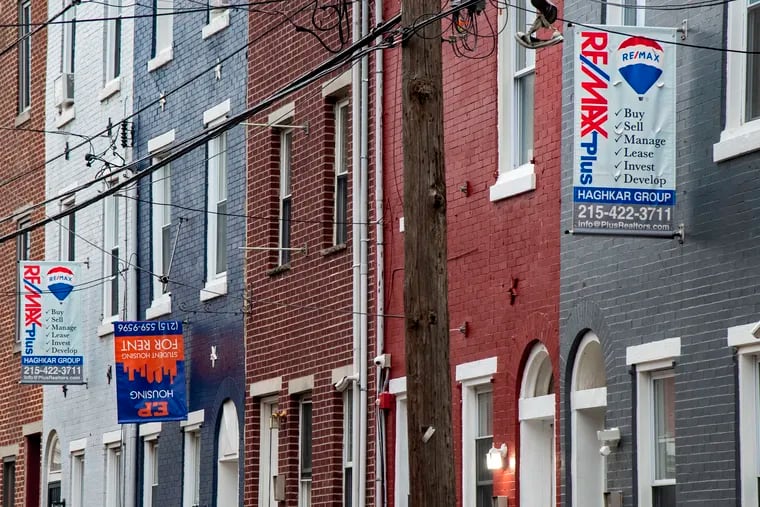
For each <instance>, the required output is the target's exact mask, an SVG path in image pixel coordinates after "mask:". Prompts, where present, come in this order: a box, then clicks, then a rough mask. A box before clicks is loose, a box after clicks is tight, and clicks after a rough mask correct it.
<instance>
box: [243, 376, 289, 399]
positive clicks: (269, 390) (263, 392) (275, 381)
mask: <svg viewBox="0 0 760 507" xmlns="http://www.w3.org/2000/svg"><path fill="white" fill-rule="evenodd" d="M281 390H282V377H273V378H269V379H266V380H260V381H258V382H253V383H251V387H250V389H249V395H250V396H251V398H260V397H262V396H267V395H270V394H275V393H279V392H280V391H281Z"/></svg>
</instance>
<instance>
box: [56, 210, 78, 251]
mask: <svg viewBox="0 0 760 507" xmlns="http://www.w3.org/2000/svg"><path fill="white" fill-rule="evenodd" d="M73 206H74V201H64V202H62V203H61V211H64V212H65V211H67V210H69V209H71V208H72V207H73ZM59 225H60V241H61V244H60V254H59V257H60V259H61V260H62V261H74V260H75V257H76V237H77V236H76V234H77V233H76V227H77V224H76V213H74V212H71V213H69V214H68V215H66V216H65V217H63V218H62V219H61V220H60V221H59Z"/></svg>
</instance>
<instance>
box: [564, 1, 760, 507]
mask: <svg viewBox="0 0 760 507" xmlns="http://www.w3.org/2000/svg"><path fill="white" fill-rule="evenodd" d="M647 3H648V4H649V5H652V4H654V2H647ZM663 3H665V2H657V4H663ZM564 16H565V18H566V19H567V20H572V21H575V22H581V23H598V22H599V21H600V20H601V5H600V4H598V3H596V2H587V1H578V0H576V1H567V2H565V12H564ZM686 18H688V23H689V37H688V39H687V40H686V41H685V42H686V43H687V44H693V45H700V46H710V47H723V45H724V26H725V19H724V18H725V13H724V6H720V5H719V6H714V7H710V8H703V9H698V10H688V11H687V10H678V11H671V12H663V11H651V10H650V11H647V22H646V24H647V25H649V26H672V27H676V26H680V23H681V20H683V19H686ZM577 29H578V28H568V29H566V30H565V35H566V41H565V47H564V62H563V71H564V73H563V81H564V85H563V96H562V100H563V136H562V139H563V141H562V153H563V155H562V168H563V172H562V174H563V175H562V188H563V191H562V196H563V205H562V226H563V228H562V229H563V230H566V229H569V228H570V227H571V213H572V192H571V187H572V169H573V163H572V152H573V144H572V136H573V114H572V101H573V91H572V90H573V87H572V84H573V54H572V52H573V43H574V36H575V33H576V30H577ZM677 61H678V77H677V128H678V131H677V143H678V144H677V196H678V197H677V201H678V202H679V204H678V205H677V208H676V220H677V222H683V223H684V224H685V227H686V241H685V243H684V244H683V245H680V244H679V243H678V242H677V241H675V240H669V239H651V238H624V237H615V238H609V237H596V236H570V235H566V236H564V237H563V239H562V243H561V303H560V354H561V363H562V364H561V365H560V371H561V372H562V379H561V384H562V396H563V400H562V405H561V406H562V414H561V419H562V420H561V430H560V431H561V439H562V444H561V447H562V460H561V463H562V471H561V473H562V479H563V487H562V505H570V499H569V498H570V490H569V485H570V484H571V482H570V480H571V471H570V470H569V463H570V456H571V454H570V452H571V450H570V446H569V443H570V439H569V431H570V426H569V410H570V404H569V399H570V385H569V379H570V378H571V377H570V374H571V368H572V360H573V354H574V347H575V346H576V345H577V341H578V339H579V338H580V337H581V336H582V335H583V332H584V330H587V329H590V330H592V331H594V332H595V333H596V334H597V335H598V336H599V338H600V341H601V344H602V347H603V351H604V358H605V366H606V372H607V389H608V394H607V415H606V419H607V420H606V425H607V427H614V426H618V427H620V429H621V431H622V434H623V439H622V442H621V445H620V447H619V448H618V449H617V450H616V451H615V452H614V453H613V454H612V455H610V457H609V472H608V484H609V489H611V490H618V489H619V490H623V492H624V505H626V506H633V505H635V502H634V490H635V480H636V466H635V454H636V452H635V439H634V435H633V431H634V427H633V426H634V424H633V417H634V414H635V412H634V407H633V405H634V404H633V402H632V400H634V399H635V385H634V381H635V377H634V376H633V375H632V374H631V372H630V371H629V369H628V367H627V366H626V365H625V351H626V347H628V346H631V345H638V344H641V343H646V342H650V341H655V340H662V339H666V338H672V337H680V338H681V356H680V357H679V358H678V360H677V363H676V367H675V375H676V376H675V382H676V403H675V408H676V454H677V459H676V461H677V464H676V478H677V504H678V505H679V506H681V505H684V506H685V505H689V506H697V505H704V506H717V505H720V506H729V505H736V504H737V460H736V446H737V434H736V423H735V421H736V416H737V415H736V391H735V363H734V360H733V351H732V350H731V349H730V348H729V347H727V344H726V329H727V328H728V327H731V326H734V325H738V324H746V323H749V322H753V321H756V320H757V319H758V316H759V315H760V298H758V297H757V287H758V285H760V270H758V269H757V265H758V263H759V262H760V250H758V248H757V237H758V235H759V234H760V222H759V221H758V220H757V216H758V215H759V214H760V209H758V208H759V207H760V197H758V195H760V193H759V192H760V181H759V180H758V178H757V171H758V165H759V163H758V161H759V160H760V156H759V155H758V154H749V155H746V156H743V157H740V158H737V159H734V160H731V161H728V162H723V163H719V164H715V163H713V162H712V145H713V143H715V142H717V141H718V140H719V137H720V132H721V129H722V124H723V121H722V118H723V116H724V111H723V107H724V106H723V102H724V94H725V56H724V54H723V53H722V52H720V51H710V50H706V49H698V48H691V47H684V46H681V47H679V48H678V59H677ZM577 507H583V506H577Z"/></svg>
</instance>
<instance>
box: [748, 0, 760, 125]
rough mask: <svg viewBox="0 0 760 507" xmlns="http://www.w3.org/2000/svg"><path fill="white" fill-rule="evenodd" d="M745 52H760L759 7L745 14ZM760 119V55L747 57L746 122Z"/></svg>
mask: <svg viewBox="0 0 760 507" xmlns="http://www.w3.org/2000/svg"><path fill="white" fill-rule="evenodd" d="M747 50H748V51H760V6H755V7H753V8H751V9H750V10H749V12H748V13H747ZM757 118H760V55H752V54H750V55H747V113H746V118H745V120H746V121H750V120H755V119H757Z"/></svg>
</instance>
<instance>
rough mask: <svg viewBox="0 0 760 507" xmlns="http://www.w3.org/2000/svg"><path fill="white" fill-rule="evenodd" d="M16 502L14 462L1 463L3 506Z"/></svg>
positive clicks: (7, 506) (11, 505)
mask: <svg viewBox="0 0 760 507" xmlns="http://www.w3.org/2000/svg"><path fill="white" fill-rule="evenodd" d="M15 502H16V462H15V461H6V462H5V463H3V507H14V504H15Z"/></svg>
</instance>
